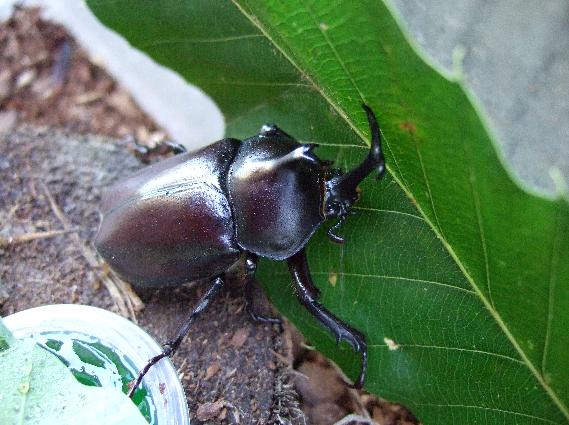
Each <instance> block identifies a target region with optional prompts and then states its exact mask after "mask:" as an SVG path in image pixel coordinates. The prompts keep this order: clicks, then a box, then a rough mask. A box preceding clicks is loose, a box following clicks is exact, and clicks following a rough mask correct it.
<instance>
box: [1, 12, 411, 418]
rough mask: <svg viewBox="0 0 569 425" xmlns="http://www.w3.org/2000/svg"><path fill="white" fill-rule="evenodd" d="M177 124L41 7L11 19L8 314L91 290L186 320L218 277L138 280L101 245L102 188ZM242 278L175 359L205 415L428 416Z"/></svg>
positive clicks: (5, 124) (5, 37)
mask: <svg viewBox="0 0 569 425" xmlns="http://www.w3.org/2000/svg"><path fill="white" fill-rule="evenodd" d="M30 124H33V125H30ZM55 128H59V130H55ZM87 133H90V134H97V135H102V136H109V137H112V138H113V139H109V138H108V137H106V138H104V137H98V136H88V135H85V134H87ZM81 134H83V135H81ZM166 137H167V135H166V134H165V133H164V132H163V131H162V130H161V129H159V128H158V127H157V126H156V124H154V122H153V121H152V119H150V118H149V117H148V116H147V115H146V114H144V113H143V112H142V111H141V110H140V109H139V108H138V106H137V105H136V104H135V103H134V102H133V101H132V99H131V98H130V96H129V95H128V93H126V92H125V91H124V90H123V89H122V88H121V87H119V86H118V85H117V84H116V83H115V81H114V80H113V79H112V78H111V77H110V76H109V75H108V74H107V73H106V72H105V71H104V70H103V69H101V68H100V67H98V66H97V65H95V64H94V63H92V62H91V61H90V60H89V58H88V56H87V55H86V54H85V52H84V51H82V50H81V48H80V47H79V46H77V45H76V43H75V41H74V40H73V39H72V38H71V37H70V36H69V34H68V33H67V32H66V31H65V29H63V28H62V27H60V26H58V25H54V24H52V23H49V22H46V21H44V20H42V19H41V17H40V13H39V12H38V11H37V10H30V9H17V10H16V11H15V13H14V16H13V17H12V18H11V19H10V20H8V21H7V22H5V23H2V24H0V194H1V195H2V196H0V315H8V314H11V313H13V312H15V311H20V310H23V309H26V308H30V307H34V306H39V305H43V304H55V303H79V304H89V305H95V306H98V307H102V308H106V309H109V310H112V311H115V312H117V313H119V314H121V315H123V316H125V317H128V318H130V319H131V320H134V321H137V322H138V323H139V324H140V325H141V326H142V327H143V328H145V329H147V330H148V331H149V332H150V333H151V334H152V335H153V336H155V337H156V338H157V339H158V340H159V341H162V340H164V339H166V338H167V337H168V336H170V335H172V334H173V333H174V332H175V329H176V327H177V326H178V324H179V323H181V322H182V321H183V319H184V318H185V316H186V315H187V314H188V312H189V311H190V310H191V308H192V307H193V306H194V305H195V304H196V302H197V301H198V299H199V297H200V295H201V294H202V293H203V291H204V288H205V287H206V286H205V285H203V284H200V283H199V282H198V283H192V284H188V285H185V286H183V287H180V288H176V289H174V290H172V289H167V290H165V289H164V290H144V291H141V290H137V291H136V292H135V291H134V290H133V289H132V288H131V287H130V285H128V284H127V283H125V282H122V281H120V280H119V279H117V278H116V277H115V276H113V275H112V274H111V273H110V272H109V270H108V268H106V266H105V265H104V264H103V263H102V261H101V260H100V258H99V257H98V256H97V255H96V252H95V251H94V249H93V246H92V240H93V237H94V234H95V232H96V229H97V226H98V223H99V219H100V215H99V212H98V209H97V205H98V203H99V200H100V196H101V190H102V189H101V188H103V187H105V186H108V185H109V184H110V183H111V182H113V181H116V180H118V179H120V178H121V177H123V176H126V175H128V174H130V173H132V172H133V171H134V170H136V169H138V168H140V167H142V166H143V165H142V164H141V163H140V162H139V161H138V160H137V159H136V158H135V157H134V156H133V155H132V154H131V150H132V149H131V148H132V147H133V144H132V139H136V141H137V142H138V143H140V144H144V145H147V146H153V145H155V144H156V143H157V142H159V141H161V140H164V139H165V138H166ZM121 138H122V139H121ZM241 282H242V279H240V275H239V270H237V271H236V273H235V276H234V277H233V278H231V279H229V282H228V285H227V287H226V288H225V289H224V290H223V291H222V293H221V295H220V297H219V298H218V299H217V300H216V302H214V303H212V306H211V307H210V308H209V309H208V310H207V311H206V312H204V313H203V315H202V316H201V318H200V319H199V320H198V321H197V322H196V325H195V326H194V327H193V328H192V330H191V331H190V333H189V335H188V337H187V338H186V339H185V341H184V343H183V344H182V346H181V347H180V349H179V351H178V353H177V354H176V356H175V357H174V359H173V360H174V363H175V365H176V366H177V368H178V371H179V373H180V376H181V378H182V382H183V384H184V388H185V391H186V394H187V396H188V404H189V408H190V412H191V415H192V423H198V424H199V423H224V424H225V423H247V424H248V423H259V424H265V423H279V424H280V423H283V424H284V423H291V424H302V423H307V424H310V423H311V424H323V425H324V424H333V423H336V422H338V421H342V423H344V424H348V423H351V424H373V423H377V424H381V425H396V424H397V425H413V424H417V423H418V422H417V421H416V420H415V419H414V418H413V416H412V415H411V414H410V413H409V412H408V411H406V410H405V409H404V408H403V407H401V406H399V405H395V404H390V403H387V402H385V401H382V400H379V399H377V398H376V397H373V396H371V395H368V394H366V393H365V392H356V391H354V390H352V389H350V388H349V387H348V386H347V385H346V383H345V382H344V380H343V378H342V377H341V376H342V375H341V373H340V372H339V371H338V370H337V369H336V367H335V366H334V365H333V364H332V363H331V362H329V361H328V360H327V359H326V358H324V357H323V356H322V355H321V354H320V353H318V352H316V351H313V350H309V349H308V348H306V345H305V344H304V341H303V339H302V337H301V336H300V335H299V334H298V332H297V331H295V330H294V329H293V328H292V327H291V326H289V325H288V324H286V323H285V331H284V333H282V332H280V330H279V328H278V327H276V326H259V325H254V324H252V323H251V322H250V321H249V320H248V317H247V315H246V313H245V310H244V300H243V297H242V283H241ZM259 297H260V298H259V300H260V301H261V302H263V303H264V304H265V305H262V306H261V307H263V309H265V310H267V311H270V309H271V307H270V305H269V304H268V303H267V302H266V301H264V299H263V295H262V291H259ZM273 314H274V313H273ZM293 365H294V366H295V368H294V369H293ZM299 408H300V409H299ZM349 415H351V416H349Z"/></svg>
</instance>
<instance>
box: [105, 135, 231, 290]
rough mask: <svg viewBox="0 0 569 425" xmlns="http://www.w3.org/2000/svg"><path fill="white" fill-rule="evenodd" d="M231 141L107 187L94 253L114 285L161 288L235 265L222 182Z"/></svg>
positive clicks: (176, 157)
mask: <svg viewBox="0 0 569 425" xmlns="http://www.w3.org/2000/svg"><path fill="white" fill-rule="evenodd" d="M238 147H239V141H238V140H234V139H224V140H221V141H219V142H216V143H214V144H212V145H210V146H208V147H206V148H204V149H201V150H199V151H195V152H188V153H184V154H181V155H177V156H174V157H172V158H169V159H166V160H164V161H161V162H159V163H156V164H154V165H151V166H149V167H147V168H144V169H143V170H141V171H140V172H138V173H136V174H134V175H133V176H131V177H129V178H127V179H125V180H122V181H120V182H119V183H117V184H116V185H115V186H113V187H111V188H110V189H109V190H108V191H107V193H106V195H105V196H104V199H103V205H102V210H103V221H102V223H101V226H100V228H99V233H98V235H97V238H96V241H95V245H96V247H97V250H98V251H99V253H100V254H101V255H102V256H103V257H104V258H105V260H106V261H107V262H108V263H109V265H110V266H111V268H112V269H113V270H115V271H116V272H117V273H118V274H119V275H120V276H121V277H122V278H124V279H125V280H127V281H128V282H130V283H132V284H134V285H139V286H165V285H176V284H181V283H184V282H188V281H192V280H196V279H201V278H208V277H214V276H216V275H218V274H220V273H222V272H224V271H225V270H226V269H227V268H228V267H229V266H231V264H233V263H234V262H235V261H236V260H237V259H238V257H239V253H240V249H239V246H238V245H237V244H236V241H235V234H234V222H233V218H232V210H231V208H230V205H229V201H228V199H227V196H226V193H227V191H226V187H225V184H226V182H225V178H226V176H227V172H228V169H229V166H230V164H231V162H232V161H233V159H234V157H235V154H236V152H237V149H238Z"/></svg>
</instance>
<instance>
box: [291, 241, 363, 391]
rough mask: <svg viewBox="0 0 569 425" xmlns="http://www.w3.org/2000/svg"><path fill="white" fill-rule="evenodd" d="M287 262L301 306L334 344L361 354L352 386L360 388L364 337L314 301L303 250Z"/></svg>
mask: <svg viewBox="0 0 569 425" xmlns="http://www.w3.org/2000/svg"><path fill="white" fill-rule="evenodd" d="M287 262H288V268H289V270H290V273H291V275H292V277H293V280H294V285H295V287H296V295H297V296H298V299H299V300H300V302H301V304H302V305H303V306H304V307H306V309H307V310H308V311H309V312H310V313H311V314H312V315H313V316H314V317H315V318H316V320H318V321H319V322H320V323H322V325H324V326H325V327H326V328H328V329H329V330H330V331H331V332H332V333H333V334H334V336H335V337H336V342H338V343H339V342H340V341H341V340H344V341H346V342H347V343H348V344H350V345H351V346H352V348H353V349H354V350H355V351H356V352H358V353H360V354H361V358H362V364H361V369H360V374H359V376H358V379H357V380H356V381H355V384H354V387H355V388H361V387H362V385H363V383H364V379H365V374H366V369H367V343H366V339H365V336H364V335H363V334H362V333H361V332H360V331H358V330H357V329H354V328H352V327H351V326H349V325H347V324H346V323H344V322H342V321H341V320H340V319H339V318H337V317H336V316H334V315H333V314H332V313H331V312H330V311H328V310H327V309H326V308H325V307H324V306H322V305H321V304H320V303H319V302H317V301H316V298H315V297H314V288H315V286H314V283H313V282H312V277H311V276H310V271H309V270H308V262H307V261H306V253H305V252H304V248H303V249H301V250H300V251H299V252H297V253H296V254H294V255H293V256H292V257H290V258H288V259H287Z"/></svg>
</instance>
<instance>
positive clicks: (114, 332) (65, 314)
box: [3, 304, 190, 425]
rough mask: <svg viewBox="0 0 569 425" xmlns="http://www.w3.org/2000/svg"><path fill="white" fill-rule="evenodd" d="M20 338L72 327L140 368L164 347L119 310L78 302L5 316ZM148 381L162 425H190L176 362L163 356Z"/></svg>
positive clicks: (147, 375)
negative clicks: (116, 312) (108, 309)
mask: <svg viewBox="0 0 569 425" xmlns="http://www.w3.org/2000/svg"><path fill="white" fill-rule="evenodd" d="M3 321H4V324H5V325H6V327H7V328H8V329H9V330H10V331H11V332H12V334H13V335H14V336H15V337H16V338H27V337H31V338H34V336H35V335H37V336H38V337H39V335H40V334H42V333H45V332H54V331H71V332H78V333H83V334H85V335H89V336H92V337H95V338H98V339H99V340H100V341H101V342H102V343H103V344H104V345H107V346H109V347H112V348H113V349H114V350H116V351H117V352H119V353H122V354H124V355H125V356H127V357H128V358H129V359H130V360H131V361H132V362H133V363H134V365H135V367H136V368H137V369H141V368H142V367H143V366H144V365H145V364H146V362H147V361H148V359H150V358H151V357H153V356H155V355H157V354H159V353H160V352H161V351H162V348H161V347H160V345H159V344H158V343H157V342H156V341H155V340H154V339H153V338H152V337H151V336H150V335H148V334H147V333H146V332H145V331H143V330H142V329H141V328H139V327H138V326H137V325H135V324H134V323H132V322H131V321H130V320H127V319H125V318H124V317H121V316H119V315H117V314H115V313H112V312H110V311H107V310H103V309H101V308H97V307H92V306H87V305H78V304H55V305H46V306H41V307H35V308H30V309H28V310H24V311H20V312H18V313H14V314H12V315H10V316H7V317H5V318H3ZM144 385H145V386H146V387H147V388H148V390H149V391H150V395H151V397H152V400H153V401H154V404H155V406H156V420H157V422H158V424H159V425H162V424H175V425H189V424H190V418H189V415H188V405H187V402H186V395H185V394H184V389H183V387H182V384H181V382H180V380H179V379H178V375H177V373H176V369H175V368H174V365H173V364H172V362H171V361H170V359H163V360H161V361H160V362H158V363H157V364H156V365H155V366H153V367H152V368H151V369H150V371H148V373H147V374H146V376H145V377H144Z"/></svg>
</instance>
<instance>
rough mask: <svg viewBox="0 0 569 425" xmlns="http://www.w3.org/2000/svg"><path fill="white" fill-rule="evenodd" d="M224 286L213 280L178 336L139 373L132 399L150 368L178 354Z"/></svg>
mask: <svg viewBox="0 0 569 425" xmlns="http://www.w3.org/2000/svg"><path fill="white" fill-rule="evenodd" d="M223 284H224V281H223V278H222V277H221V276H218V277H216V278H215V279H214V280H213V284H212V285H211V287H210V288H209V289H208V290H207V292H206V293H205V294H204V296H203V297H202V298H201V300H200V302H199V303H198V305H197V306H196V308H194V310H193V311H192V312H191V313H190V315H189V316H188V317H187V319H186V320H185V321H184V322H183V323H182V324H181V325H180V327H179V328H178V330H177V331H176V336H175V337H174V338H172V339H170V340H168V341H166V342H165V343H164V344H163V345H162V348H163V351H162V352H161V353H160V354H158V355H157V356H154V357H152V358H151V359H150V360H148V362H147V363H146V365H145V366H144V367H143V368H142V370H141V371H140V372H139V373H138V376H137V377H136V381H134V384H133V385H132V386H131V388H130V390H129V391H128V394H127V395H128V396H129V397H130V398H132V396H133V394H134V392H135V391H136V389H137V388H138V386H139V385H140V383H141V382H142V378H144V375H146V373H147V372H148V371H149V370H150V368H151V367H152V366H154V365H155V364H156V363H158V362H159V361H160V360H162V359H163V358H164V357H170V356H172V355H174V353H175V352H176V350H177V349H178V347H179V346H180V344H181V343H182V341H183V339H184V337H185V336H186V335H187V334H188V332H189V331H190V327H191V325H192V323H193V321H194V319H195V318H196V317H197V316H199V315H200V313H202V312H203V311H204V310H205V309H206V308H207V307H208V306H209V303H210V302H211V301H212V300H213V299H214V298H215V296H216V295H217V294H218V293H219V291H220V289H221V288H222V286H223Z"/></svg>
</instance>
